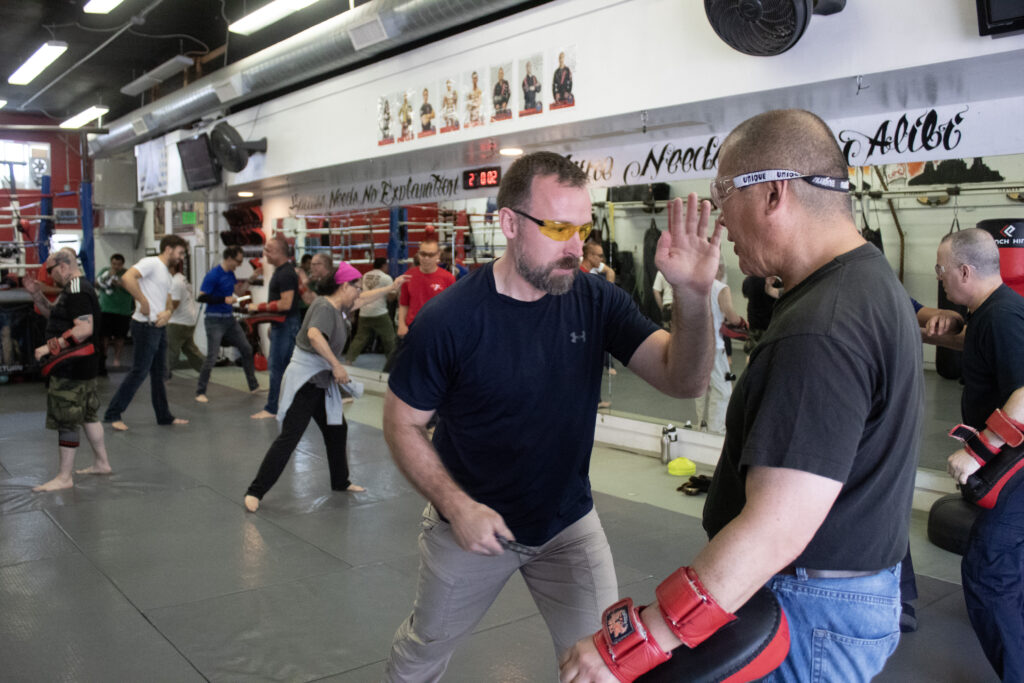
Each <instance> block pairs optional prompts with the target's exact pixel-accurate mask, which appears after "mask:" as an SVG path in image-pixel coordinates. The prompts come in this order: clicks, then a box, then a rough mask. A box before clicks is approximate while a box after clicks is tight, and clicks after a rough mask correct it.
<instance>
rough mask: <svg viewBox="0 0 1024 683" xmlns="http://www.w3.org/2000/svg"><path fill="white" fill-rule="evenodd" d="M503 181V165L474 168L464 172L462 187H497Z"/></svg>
mask: <svg viewBox="0 0 1024 683" xmlns="http://www.w3.org/2000/svg"><path fill="white" fill-rule="evenodd" d="M499 183H501V167H500V166H491V167H489V168H474V169H471V170H469V171H463V172H462V189H463V190H476V189H477V188H481V187H497V186H498V184H499Z"/></svg>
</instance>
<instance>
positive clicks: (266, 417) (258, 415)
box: [249, 410, 277, 420]
mask: <svg viewBox="0 0 1024 683" xmlns="http://www.w3.org/2000/svg"><path fill="white" fill-rule="evenodd" d="M249 417H251V418H252V419H253V420H269V419H270V418H272V417H277V415H274V414H273V413H268V412H267V411H265V410H261V411H260V412H258V413H254V414H252V415H250V416H249Z"/></svg>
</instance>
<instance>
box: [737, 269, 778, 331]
mask: <svg viewBox="0 0 1024 683" xmlns="http://www.w3.org/2000/svg"><path fill="white" fill-rule="evenodd" d="M764 283H765V279H764V278H763V277H757V276H754V275H750V276H749V277H747V278H746V279H744V280H743V296H745V297H746V298H747V322H748V323H750V327H751V329H754V330H767V329H768V324H769V323H770V322H771V321H772V311H773V310H774V309H775V299H774V298H772V297H771V296H769V295H768V294H767V293H765V291H764Z"/></svg>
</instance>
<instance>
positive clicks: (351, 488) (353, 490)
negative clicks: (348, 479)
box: [345, 484, 366, 493]
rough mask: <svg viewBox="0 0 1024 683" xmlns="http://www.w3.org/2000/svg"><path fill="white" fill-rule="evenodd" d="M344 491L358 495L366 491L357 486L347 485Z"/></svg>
mask: <svg viewBox="0 0 1024 683" xmlns="http://www.w3.org/2000/svg"><path fill="white" fill-rule="evenodd" d="M345 490H346V491H352V492H353V493H359V492H360V491H365V490H366V489H365V488H363V487H362V486H360V485H359V484H349V485H348V488H347V489H345Z"/></svg>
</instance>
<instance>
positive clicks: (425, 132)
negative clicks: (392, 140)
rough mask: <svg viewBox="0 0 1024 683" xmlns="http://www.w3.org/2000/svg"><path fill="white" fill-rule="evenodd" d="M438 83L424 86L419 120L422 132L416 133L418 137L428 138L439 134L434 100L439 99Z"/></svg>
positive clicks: (420, 101)
mask: <svg viewBox="0 0 1024 683" xmlns="http://www.w3.org/2000/svg"><path fill="white" fill-rule="evenodd" d="M437 93H438V90H437V85H436V84H434V83H430V84H428V85H425V86H423V90H422V94H421V99H420V100H419V109H418V110H417V111H418V112H419V122H420V132H419V133H418V134H417V135H416V137H418V138H426V137H430V136H431V135H437V124H438V123H439V122H438V121H437V120H436V119H437V112H436V111H434V105H433V102H434V101H436V100H437Z"/></svg>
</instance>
